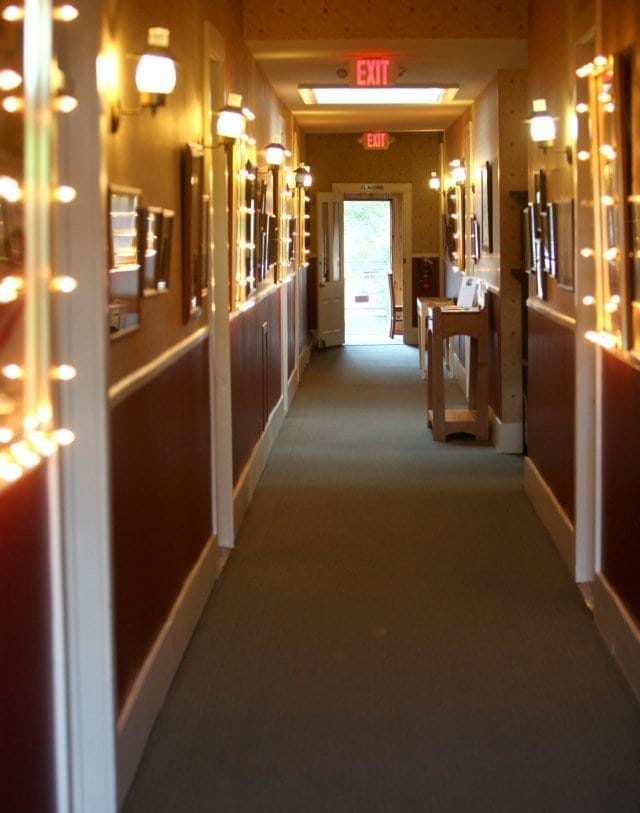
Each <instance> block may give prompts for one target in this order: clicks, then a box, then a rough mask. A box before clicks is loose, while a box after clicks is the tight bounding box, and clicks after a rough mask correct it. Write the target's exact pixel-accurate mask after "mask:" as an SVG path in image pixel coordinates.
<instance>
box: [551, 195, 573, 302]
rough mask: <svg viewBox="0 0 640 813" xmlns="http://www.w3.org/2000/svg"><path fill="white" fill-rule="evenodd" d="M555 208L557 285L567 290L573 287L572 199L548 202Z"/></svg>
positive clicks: (571, 289)
mask: <svg viewBox="0 0 640 813" xmlns="http://www.w3.org/2000/svg"><path fill="white" fill-rule="evenodd" d="M550 205H551V206H553V207H554V209H555V222H556V224H557V227H556V260H557V274H556V278H557V280H558V285H559V286H560V287H561V288H565V289H566V290H568V291H573V290H574V288H575V279H574V261H573V257H574V241H573V229H574V206H573V200H571V199H570V200H560V201H557V202H556V203H552V204H550Z"/></svg>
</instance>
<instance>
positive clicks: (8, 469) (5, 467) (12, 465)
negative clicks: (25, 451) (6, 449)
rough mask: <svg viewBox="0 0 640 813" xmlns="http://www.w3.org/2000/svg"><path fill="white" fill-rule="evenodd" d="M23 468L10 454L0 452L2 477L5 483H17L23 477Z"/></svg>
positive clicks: (0, 473) (0, 474)
mask: <svg viewBox="0 0 640 813" xmlns="http://www.w3.org/2000/svg"><path fill="white" fill-rule="evenodd" d="M22 473H23V469H22V466H20V465H19V464H18V463H16V462H15V460H13V459H12V458H11V457H9V455H7V454H0V478H1V479H2V480H4V481H5V483H15V481H16V480H19V479H20V477H22Z"/></svg>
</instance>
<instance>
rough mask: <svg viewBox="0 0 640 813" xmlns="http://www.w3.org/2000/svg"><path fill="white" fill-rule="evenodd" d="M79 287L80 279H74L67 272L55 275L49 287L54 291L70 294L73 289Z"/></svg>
mask: <svg viewBox="0 0 640 813" xmlns="http://www.w3.org/2000/svg"><path fill="white" fill-rule="evenodd" d="M77 287H78V280H76V279H74V278H73V277H69V276H67V275H65V274H63V275H61V276H58V277H53V279H52V280H51V282H50V284H49V288H50V289H51V290H52V291H55V292H60V293H63V294H70V293H71V292H72V291H75V289H76V288H77Z"/></svg>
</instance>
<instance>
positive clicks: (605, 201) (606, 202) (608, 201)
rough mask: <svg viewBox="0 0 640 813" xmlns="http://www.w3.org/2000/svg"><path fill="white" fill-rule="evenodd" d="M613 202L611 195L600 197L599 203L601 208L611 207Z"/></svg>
mask: <svg viewBox="0 0 640 813" xmlns="http://www.w3.org/2000/svg"><path fill="white" fill-rule="evenodd" d="M614 202H615V200H614V197H613V195H601V197H600V203H601V204H602V205H603V206H613V204H614Z"/></svg>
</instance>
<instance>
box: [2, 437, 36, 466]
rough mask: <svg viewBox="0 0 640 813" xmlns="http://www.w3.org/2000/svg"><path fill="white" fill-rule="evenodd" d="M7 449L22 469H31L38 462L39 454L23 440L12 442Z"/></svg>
mask: <svg viewBox="0 0 640 813" xmlns="http://www.w3.org/2000/svg"><path fill="white" fill-rule="evenodd" d="M9 450H10V452H11V454H12V455H13V456H14V458H15V459H16V461H17V462H18V463H19V464H20V465H21V466H22V468H24V469H33V468H35V467H36V466H37V465H38V463H39V462H40V459H41V458H40V455H39V454H38V453H37V452H36V451H35V450H34V449H32V448H31V447H30V446H29V444H28V443H27V442H26V441H24V440H20V441H18V442H17V443H12V444H11V446H9Z"/></svg>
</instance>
